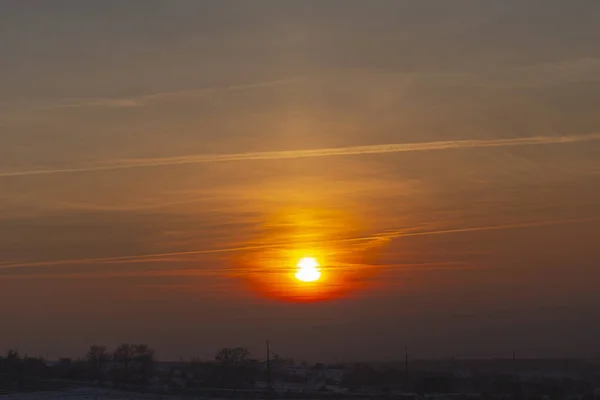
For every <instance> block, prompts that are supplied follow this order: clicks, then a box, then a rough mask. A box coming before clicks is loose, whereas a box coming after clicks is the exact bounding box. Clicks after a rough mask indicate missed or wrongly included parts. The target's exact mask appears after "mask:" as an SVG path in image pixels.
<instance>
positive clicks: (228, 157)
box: [0, 133, 600, 178]
mask: <svg viewBox="0 0 600 400" xmlns="http://www.w3.org/2000/svg"><path fill="white" fill-rule="evenodd" d="M597 140H600V133H591V134H584V135H570V136H532V137H522V138H513V139H481V140H452V141H436V142H421V143H389V144H378V145H367V146H349V147H337V148H323V149H313V150H289V151H267V152H249V153H231V154H198V155H188V156H179V157H156V158H142V159H126V160H114V161H109V162H105V163H102V164H87V165H82V166H76V167H69V168H49V169H35V170H20V171H5V172H0V177H3V178H7V177H18V176H32V175H49V174H65V173H83V172H100V171H114V170H123V169H132V168H151V167H164V166H171V165H185V164H205V163H218V162H235V161H261V160H263V161H264V160H284V159H294V158H312V157H334V156H350V155H362V154H386V153H403V152H415V151H433V150H452V149H469V148H485V147H515V146H534V145H553V144H566V143H578V142H589V141H597Z"/></svg>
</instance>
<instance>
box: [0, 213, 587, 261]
mask: <svg viewBox="0 0 600 400" xmlns="http://www.w3.org/2000/svg"><path fill="white" fill-rule="evenodd" d="M597 220H598V218H571V219H560V220H546V221H531V222H522V223H514V224H504V225H489V226H478V227H468V228H455V229H440V230H430V231H417V232H414V231H413V232H411V231H406V230H393V231H388V232H382V233H380V234H375V235H369V236H360V237H353V238H341V239H331V240H320V241H309V242H307V243H305V244H302V243H295V245H296V246H303V245H316V244H319V245H325V244H335V243H348V242H376V241H378V242H379V243H385V242H387V241H389V240H392V239H398V238H405V237H413V236H428V235H445V234H455V233H456V234H458V233H469V232H485V231H497V230H504V229H520V228H536V227H543V226H552V225H564V224H576V223H583V222H594V221H597ZM288 246H289V244H284V243H276V244H264V245H250V246H240V247H225V248H217V249H201V250H192V251H181V252H173V253H155V254H143V255H132V256H119V257H102V258H82V259H67V260H48V261H33V262H14V263H4V264H1V263H0V270H10V269H17V268H33V267H52V266H66V265H94V264H98V265H102V264H127V263H139V262H144V261H146V262H152V261H154V260H155V259H165V258H171V257H182V256H194V255H205V254H218V253H235V252H243V251H254V250H264V249H274V248H285V247H288Z"/></svg>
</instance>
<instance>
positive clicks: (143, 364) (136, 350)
mask: <svg viewBox="0 0 600 400" xmlns="http://www.w3.org/2000/svg"><path fill="white" fill-rule="evenodd" d="M133 358H134V361H135V363H136V367H137V370H138V372H139V374H140V378H141V380H142V382H144V383H147V382H148V379H149V378H150V376H151V374H152V373H153V372H154V363H155V362H156V358H155V351H154V350H153V349H151V348H150V347H148V345H145V344H136V345H134V346H133Z"/></svg>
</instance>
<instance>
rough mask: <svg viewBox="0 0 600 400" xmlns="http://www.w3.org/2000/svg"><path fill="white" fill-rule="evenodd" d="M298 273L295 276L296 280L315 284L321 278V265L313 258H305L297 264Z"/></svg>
mask: <svg viewBox="0 0 600 400" xmlns="http://www.w3.org/2000/svg"><path fill="white" fill-rule="evenodd" d="M296 266H297V267H298V271H297V272H296V274H295V275H294V276H295V277H296V279H298V280H299V281H302V282H315V281H318V280H319V279H320V278H321V271H320V270H319V263H318V262H317V260H316V259H315V258H313V257H304V258H302V259H300V261H298V264H296Z"/></svg>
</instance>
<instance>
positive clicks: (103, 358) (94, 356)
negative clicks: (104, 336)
mask: <svg viewBox="0 0 600 400" xmlns="http://www.w3.org/2000/svg"><path fill="white" fill-rule="evenodd" d="M110 359H111V356H110V353H109V352H108V350H106V347H105V346H97V345H93V346H91V347H90V349H89V350H88V352H87V354H86V355H85V361H86V363H87V365H88V368H89V369H90V373H91V377H92V378H93V379H100V380H101V379H102V378H104V373H105V372H106V367H107V365H108V362H109V361H110Z"/></svg>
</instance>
